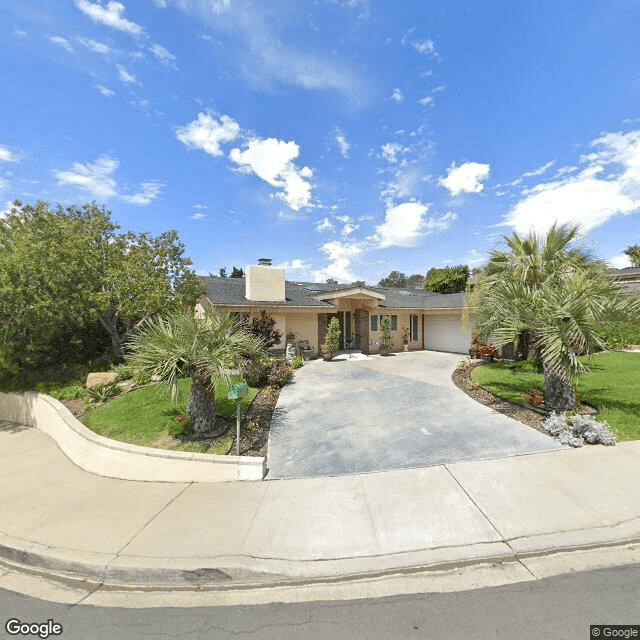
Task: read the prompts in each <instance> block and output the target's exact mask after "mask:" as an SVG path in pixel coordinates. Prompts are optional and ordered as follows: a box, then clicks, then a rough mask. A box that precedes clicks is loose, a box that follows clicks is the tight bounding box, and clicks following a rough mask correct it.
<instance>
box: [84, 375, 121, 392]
mask: <svg viewBox="0 0 640 640" xmlns="http://www.w3.org/2000/svg"><path fill="white" fill-rule="evenodd" d="M118 380H120V376H119V375H118V374H117V373H116V372H115V371H102V372H98V373H90V374H89V375H88V376H87V382H86V383H85V387H87V389H93V387H99V386H101V385H112V384H115V383H116V382H118Z"/></svg>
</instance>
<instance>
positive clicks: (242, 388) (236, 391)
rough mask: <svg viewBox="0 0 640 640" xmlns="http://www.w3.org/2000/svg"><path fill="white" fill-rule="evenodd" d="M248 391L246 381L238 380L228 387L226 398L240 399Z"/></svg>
mask: <svg viewBox="0 0 640 640" xmlns="http://www.w3.org/2000/svg"><path fill="white" fill-rule="evenodd" d="M248 393H249V387H248V386H247V383H246V382H238V383H237V384H234V385H233V386H232V387H229V395H228V396H227V398H229V400H240V398H244V397H245V396H246V395H247V394H248Z"/></svg>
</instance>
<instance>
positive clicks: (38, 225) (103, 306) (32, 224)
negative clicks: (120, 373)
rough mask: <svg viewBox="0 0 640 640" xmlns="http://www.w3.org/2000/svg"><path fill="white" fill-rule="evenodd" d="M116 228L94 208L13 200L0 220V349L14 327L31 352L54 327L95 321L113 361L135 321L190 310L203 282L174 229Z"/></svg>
mask: <svg viewBox="0 0 640 640" xmlns="http://www.w3.org/2000/svg"><path fill="white" fill-rule="evenodd" d="M118 229H119V227H118V226H117V225H116V224H115V223H114V222H112V221H111V213H110V212H109V211H107V210H106V209H105V208H104V207H102V206H99V205H97V204H96V203H91V204H84V205H82V206H76V205H70V206H68V207H66V208H63V207H61V206H58V208H57V209H56V210H52V209H51V207H50V206H49V204H48V203H46V202H42V201H40V202H38V203H37V204H36V205H29V204H22V203H20V202H17V201H16V203H15V205H14V207H13V208H12V210H11V211H10V212H9V214H8V215H7V216H5V217H4V218H3V219H2V220H0V246H2V257H1V258H0V288H1V291H2V293H3V295H2V296H1V300H0V323H1V325H2V326H3V328H4V335H3V343H2V344H3V348H4V349H5V350H10V349H11V347H12V346H15V341H16V340H17V339H19V338H20V335H19V331H18V329H17V328H18V327H28V330H29V338H28V339H29V344H30V347H31V348H32V349H34V350H35V351H36V352H37V351H38V349H40V348H45V347H46V345H47V344H49V342H50V340H51V336H52V333H54V332H55V331H56V327H59V326H63V327H77V326H82V325H85V324H86V323H88V322H97V323H99V325H100V326H101V327H102V328H103V330H104V331H106V332H107V334H108V336H109V339H110V341H111V350H112V354H113V357H114V358H115V359H117V360H119V359H121V358H122V355H123V348H124V343H125V341H126V339H127V337H128V335H130V333H131V331H132V330H133V329H134V328H135V326H136V325H137V324H138V323H140V322H141V321H142V320H144V319H145V318H148V317H150V316H152V315H154V314H156V313H159V312H167V311H170V310H172V309H177V308H184V309H186V308H192V307H193V306H194V305H195V302H196V301H197V299H198V298H199V297H200V296H201V295H202V293H203V290H204V283H203V282H202V281H201V279H199V278H198V277H197V276H196V275H195V273H194V272H193V271H192V270H191V269H189V265H191V261H190V260H188V259H187V258H185V257H184V256H183V253H184V245H183V244H182V243H181V242H180V241H179V239H178V234H177V233H176V232H175V231H166V232H164V233H162V234H160V235H159V236H157V237H154V236H151V235H150V234H148V233H139V234H136V233H133V232H127V233H117V231H118ZM5 294H6V295H5ZM23 337H24V336H23ZM18 341H19V340H18Z"/></svg>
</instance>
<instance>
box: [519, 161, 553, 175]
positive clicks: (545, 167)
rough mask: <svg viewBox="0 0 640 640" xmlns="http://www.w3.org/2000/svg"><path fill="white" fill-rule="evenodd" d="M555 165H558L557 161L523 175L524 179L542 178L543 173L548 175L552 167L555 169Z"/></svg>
mask: <svg viewBox="0 0 640 640" xmlns="http://www.w3.org/2000/svg"><path fill="white" fill-rule="evenodd" d="M555 163H556V161H555V160H551V161H550V162H547V163H546V164H543V165H542V166H541V167H538V168H537V169H534V170H533V171H526V172H525V173H523V174H522V177H523V178H530V177H532V176H541V175H542V174H543V173H546V172H547V171H548V170H549V169H551V167H553V165H554V164H555Z"/></svg>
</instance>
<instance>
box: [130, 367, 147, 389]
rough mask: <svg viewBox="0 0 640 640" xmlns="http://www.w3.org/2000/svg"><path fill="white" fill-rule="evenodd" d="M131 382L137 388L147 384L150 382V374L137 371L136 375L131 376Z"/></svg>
mask: <svg viewBox="0 0 640 640" xmlns="http://www.w3.org/2000/svg"><path fill="white" fill-rule="evenodd" d="M133 381H134V382H135V383H136V385H137V386H139V387H142V386H144V385H145V384H149V383H150V382H151V373H149V371H138V373H136V375H135V376H133Z"/></svg>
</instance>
